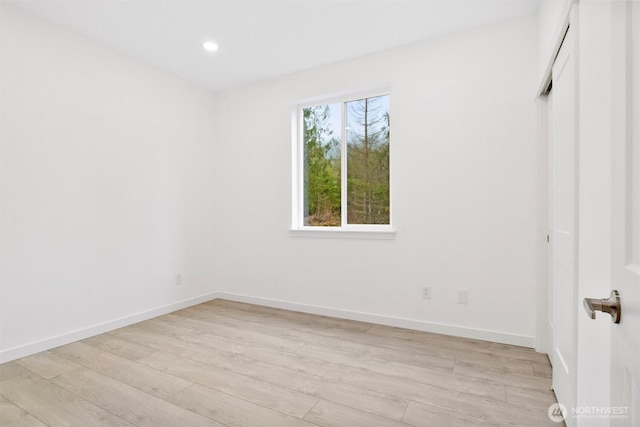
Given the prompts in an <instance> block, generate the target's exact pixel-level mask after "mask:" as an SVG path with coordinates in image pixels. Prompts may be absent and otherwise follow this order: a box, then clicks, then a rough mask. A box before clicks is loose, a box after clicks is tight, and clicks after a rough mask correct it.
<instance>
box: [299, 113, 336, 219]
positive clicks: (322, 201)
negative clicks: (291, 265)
mask: <svg viewBox="0 0 640 427" xmlns="http://www.w3.org/2000/svg"><path fill="white" fill-rule="evenodd" d="M329 119H330V111H329V106H327V105H323V106H316V107H310V108H305V109H304V110H303V125H304V186H305V191H304V195H305V201H304V207H305V212H304V217H305V222H304V223H305V225H333V226H335V225H340V215H341V210H340V208H341V206H340V204H341V197H340V141H339V140H338V139H337V138H335V137H334V135H333V131H332V130H331V127H330V123H329Z"/></svg>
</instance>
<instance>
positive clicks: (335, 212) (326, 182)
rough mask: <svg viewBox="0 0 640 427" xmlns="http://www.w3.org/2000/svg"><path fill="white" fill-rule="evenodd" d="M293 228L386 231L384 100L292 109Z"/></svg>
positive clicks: (387, 133)
mask: <svg viewBox="0 0 640 427" xmlns="http://www.w3.org/2000/svg"><path fill="white" fill-rule="evenodd" d="M296 121H297V127H298V135H296V139H297V141H296V151H297V155H296V156H295V157H296V158H295V162H296V165H295V166H296V171H295V183H296V185H295V186H296V187H297V188H296V189H294V215H293V216H294V224H293V225H294V229H298V230H305V229H313V230H332V231H335V230H350V231H356V230H360V231H366V230H370V231H371V230H374V231H375V230H377V231H382V230H387V231H389V230H391V199H390V196H391V194H390V186H389V159H390V157H389V145H390V115H389V95H388V94H380V95H379V94H376V95H372V96H367V97H359V98H343V99H339V100H338V101H337V102H326V103H314V104H310V105H309V104H307V105H302V106H299V107H298V109H297V117H296Z"/></svg>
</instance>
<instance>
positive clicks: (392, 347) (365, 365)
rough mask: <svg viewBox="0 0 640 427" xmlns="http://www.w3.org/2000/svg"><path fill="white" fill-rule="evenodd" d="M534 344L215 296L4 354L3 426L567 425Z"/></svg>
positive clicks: (0, 379) (0, 378)
mask: <svg viewBox="0 0 640 427" xmlns="http://www.w3.org/2000/svg"><path fill="white" fill-rule="evenodd" d="M550 377H551V368H550V365H549V362H548V360H547V358H546V356H544V355H541V354H538V353H536V352H535V351H533V350H531V349H526V348H522V347H514V346H508V345H503V344H496V343H489V342H484V341H476V340H469V339H463V338H454V337H448V336H444V335H437V334H429V333H423V332H416V331H409V330H404V329H397V328H391V327H386V326H379V325H372V324H369V323H361V322H352V321H345V320H338V319H333V318H328V317H321V316H315V315H308V314H302V313H296V312H291V311H285V310H277V309H272V308H266V307H260V306H254V305H248V304H240V303H235V302H229V301H223V300H215V301H212V302H209V303H205V304H201V305H198V306H194V307H190V308H188V309H185V310H181V311H177V312H175V313H172V314H168V315H165V316H161V317H158V318H155V319H152V320H148V321H146V322H142V323H138V324H136V325H133V326H129V327H126V328H122V329H118V330H116V331H113V332H110V333H107V334H103V335H99V336H96V337H93V338H89V339H86V340H83V341H79V342H75V343H72V344H69V345H65V346H63V347H58V348H56V349H53V350H50V351H45V352H43V353H39V354H36V355H33V356H30V357H25V358H23V359H20V360H16V361H14V362H9V363H5V364H3V365H0V414H1V415H0V425H2V426H12V427H15V426H43V425H48V426H78V427H90V426H97V425H106V426H132V425H134V426H150V427H151V426H152V427H159V426H180V427H198V426H260V427H263V426H347V427H352V426H365V427H374V426H385V427H386V426H390V427H393V426H398V427H400V426H404V427H406V426H408V425H411V426H436V427H442V426H448V425H451V426H464V425H473V426H476V425H482V426H485V425H519V426H542V425H556V426H557V424H555V423H552V422H551V421H550V420H549V418H548V416H547V409H548V407H549V405H550V404H552V403H554V402H555V398H554V395H553V393H552V392H551V391H550V390H549V387H550V385H551V380H550Z"/></svg>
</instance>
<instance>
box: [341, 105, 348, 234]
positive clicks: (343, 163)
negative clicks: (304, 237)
mask: <svg viewBox="0 0 640 427" xmlns="http://www.w3.org/2000/svg"><path fill="white" fill-rule="evenodd" d="M346 106H347V104H346V103H345V102H343V103H342V104H341V112H342V119H341V121H340V123H341V125H340V133H341V138H340V214H341V222H342V224H341V225H342V227H345V226H346V225H347V111H346V108H347V107H346Z"/></svg>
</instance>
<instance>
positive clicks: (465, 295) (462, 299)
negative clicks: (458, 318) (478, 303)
mask: <svg viewBox="0 0 640 427" xmlns="http://www.w3.org/2000/svg"><path fill="white" fill-rule="evenodd" d="M468 303H469V291H468V290H466V289H458V304H468Z"/></svg>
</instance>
